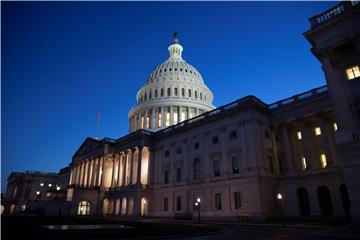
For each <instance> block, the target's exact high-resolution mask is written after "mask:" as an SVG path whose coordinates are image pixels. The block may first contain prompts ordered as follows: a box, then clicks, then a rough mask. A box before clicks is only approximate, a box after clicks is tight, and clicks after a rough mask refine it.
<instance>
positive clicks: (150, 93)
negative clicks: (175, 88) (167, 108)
mask: <svg viewBox="0 0 360 240" xmlns="http://www.w3.org/2000/svg"><path fill="white" fill-rule="evenodd" d="M149 99H151V90H150V92H149Z"/></svg>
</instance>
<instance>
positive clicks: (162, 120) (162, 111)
mask: <svg viewBox="0 0 360 240" xmlns="http://www.w3.org/2000/svg"><path fill="white" fill-rule="evenodd" d="M160 111H161V126H160V127H164V126H165V117H164V107H161V110H160Z"/></svg>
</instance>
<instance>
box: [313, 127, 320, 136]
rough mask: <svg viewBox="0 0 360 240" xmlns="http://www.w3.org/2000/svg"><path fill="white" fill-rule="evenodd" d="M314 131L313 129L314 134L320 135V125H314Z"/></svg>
mask: <svg viewBox="0 0 360 240" xmlns="http://www.w3.org/2000/svg"><path fill="white" fill-rule="evenodd" d="M314 131H315V136H320V135H321V129H320V127H316V128H315V129H314Z"/></svg>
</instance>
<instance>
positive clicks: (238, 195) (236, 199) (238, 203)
mask: <svg viewBox="0 0 360 240" xmlns="http://www.w3.org/2000/svg"><path fill="white" fill-rule="evenodd" d="M234 203H235V209H240V208H241V192H234Z"/></svg>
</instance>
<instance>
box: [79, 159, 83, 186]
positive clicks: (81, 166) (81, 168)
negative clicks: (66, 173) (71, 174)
mask: <svg viewBox="0 0 360 240" xmlns="http://www.w3.org/2000/svg"><path fill="white" fill-rule="evenodd" d="M83 179H84V163H80V182H79V186H80V187H82V186H83Z"/></svg>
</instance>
